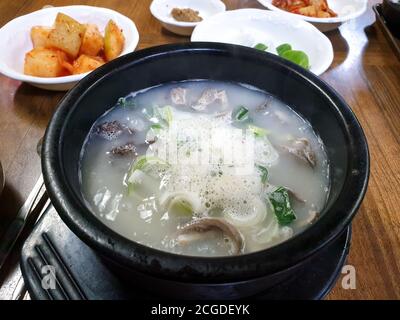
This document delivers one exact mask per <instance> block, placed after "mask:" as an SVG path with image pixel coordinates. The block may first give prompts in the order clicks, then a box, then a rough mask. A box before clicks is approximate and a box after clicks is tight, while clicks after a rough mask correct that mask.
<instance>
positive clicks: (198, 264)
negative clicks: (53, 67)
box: [42, 42, 369, 299]
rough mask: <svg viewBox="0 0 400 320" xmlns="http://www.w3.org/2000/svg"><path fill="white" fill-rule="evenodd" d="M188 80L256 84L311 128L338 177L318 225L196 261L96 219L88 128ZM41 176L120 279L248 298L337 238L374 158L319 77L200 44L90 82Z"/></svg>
mask: <svg viewBox="0 0 400 320" xmlns="http://www.w3.org/2000/svg"><path fill="white" fill-rule="evenodd" d="M266 75H267V76H266ZM187 79H212V80H221V81H233V82H240V83H245V84H250V85H252V86H255V87H257V88H260V89H263V90H266V91H267V92H269V93H271V94H273V95H275V96H276V97H277V98H279V99H280V100H282V101H283V102H285V103H286V104H288V105H289V106H291V107H292V108H293V109H294V110H295V111H297V112H298V113H299V114H300V115H301V116H303V117H304V118H306V119H307V120H308V121H309V122H310V123H311V125H312V126H313V128H314V130H315V131H316V133H317V134H318V135H319V136H320V137H321V139H322V140H323V142H324V143H325V146H326V151H327V155H328V158H329V161H330V170H331V191H330V195H329V199H328V201H327V203H326V206H325V208H324V210H323V211H322V215H321V218H320V219H319V220H318V221H317V222H316V223H315V224H313V225H311V226H310V227H309V228H308V229H306V230H305V231H304V232H302V233H300V234H298V235H296V236H294V237H293V238H291V239H289V240H288V241H286V242H283V243H281V244H279V245H277V246H274V247H272V248H269V249H266V250H262V251H259V252H254V253H249V254H243V255H238V256H229V257H193V256H185V255H177V254H173V253H168V252H164V251H160V250H157V249H153V248H150V247H147V246H145V245H142V244H139V243H137V242H134V241H131V240H128V239H126V238H124V237H123V236H121V235H119V234H117V233H116V232H114V231H113V230H111V229H110V228H108V227H107V226H105V225H104V224H103V223H102V222H101V221H100V220H99V219H98V218H96V216H95V215H94V214H93V212H92V211H91V210H90V208H89V207H88V205H87V202H85V200H84V198H83V195H82V193H81V188H80V179H79V159H80V153H81V148H82V144H83V143H84V140H85V137H86V135H87V134H88V133H89V130H90V128H91V127H92V125H93V124H94V122H95V121H96V119H97V118H98V117H99V116H101V115H102V114H103V113H104V112H106V111H107V110H109V108H111V107H112V106H113V105H114V104H115V102H116V101H117V99H118V98H119V97H122V96H125V95H127V94H128V93H130V92H132V91H137V90H140V89H144V88H148V87H152V86H155V85H159V84H163V83H168V82H171V81H182V80H187ZM42 169H43V175H44V180H45V184H46V188H47V190H48V193H49V196H50V198H51V201H52V203H53V205H54V207H55V208H56V210H57V211H58V213H59V215H60V216H61V218H62V219H63V221H64V222H65V223H66V224H67V225H68V226H69V228H70V229H71V230H72V231H73V232H74V233H75V234H76V235H77V236H78V237H80V238H81V239H82V240H83V241H84V242H86V243H87V244H88V245H89V246H90V247H91V248H92V249H93V250H95V251H96V252H98V253H99V254H100V255H101V256H102V257H103V258H104V260H105V261H107V262H108V264H109V265H110V266H112V268H113V269H114V270H115V272H116V273H117V275H119V276H121V277H124V278H126V279H129V280H132V283H134V284H135V286H143V288H144V289H145V290H150V291H152V292H155V293H157V294H163V293H164V294H167V296H168V297H180V298H225V299H226V298H238V297H244V296H250V295H253V294H255V293H257V292H259V291H261V290H264V289H266V288H268V287H271V286H272V285H274V284H277V283H279V282H281V281H284V279H287V278H288V277H290V276H296V274H298V271H299V270H300V269H301V268H302V266H303V265H304V264H305V262H306V261H308V260H309V259H310V258H311V257H313V256H315V255H316V254H318V252H320V250H322V249H323V248H324V247H325V246H327V245H328V244H330V243H331V242H332V241H334V240H335V239H337V238H338V237H339V236H340V235H341V234H342V232H343V231H344V230H345V229H346V228H347V227H348V226H349V224H350V223H351V221H352V219H353V217H354V215H355V214H356V212H357V209H358V208H359V206H360V204H361V201H362V199H363V197H364V194H365V192H366V188H367V182H368V175H369V156H368V147H367V142H366V139H365V136H364V133H363V131H362V128H361V126H360V124H359V122H358V121H357V119H356V117H355V115H354V114H353V112H352V111H351V109H350V108H349V106H348V105H347V104H346V103H345V102H344V101H343V99H342V98H341V97H340V96H339V95H338V94H337V93H336V92H335V91H334V90H333V89H332V88H331V87H330V86H328V85H327V84H326V83H325V82H323V81H322V80H321V79H320V78H318V77H317V76H315V75H314V74H312V73H311V72H309V71H306V70H304V69H303V68H301V67H299V66H297V65H295V64H293V63H291V62H288V61H286V60H283V59H282V58H280V57H278V56H275V55H272V54H268V53H264V52H259V51H258V50H255V49H251V48H247V47H242V46H236V45H229V44H219V43H201V42H198V43H190V44H177V45H167V46H160V47H154V48H149V49H145V50H141V51H137V52H135V53H132V54H128V55H125V56H123V57H120V58H118V59H116V60H114V61H111V62H110V63H108V64H106V65H104V66H102V67H100V68H99V69H97V70H95V71H93V72H92V73H90V74H89V75H88V76H87V77H85V78H84V79H82V81H80V82H79V83H78V84H77V85H76V86H75V87H74V88H73V89H72V90H70V91H69V92H68V93H67V94H66V95H65V97H64V98H63V100H62V101H61V102H60V104H59V106H58V108H57V111H56V112H55V114H54V116H53V118H52V120H51V121H50V124H49V126H48V128H47V130H46V135H45V139H44V144H43V148H42ZM99 281H101V279H99Z"/></svg>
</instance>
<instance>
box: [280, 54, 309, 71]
mask: <svg viewBox="0 0 400 320" xmlns="http://www.w3.org/2000/svg"><path fill="white" fill-rule="evenodd" d="M280 56H281V57H282V58H284V59H287V60H289V61H292V62H294V63H296V64H298V65H299V66H301V67H303V68H304V69H310V62H309V60H308V56H307V54H305V53H304V52H303V51H299V50H288V51H285V52H284V53H282V55H280Z"/></svg>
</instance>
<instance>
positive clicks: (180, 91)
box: [170, 87, 187, 105]
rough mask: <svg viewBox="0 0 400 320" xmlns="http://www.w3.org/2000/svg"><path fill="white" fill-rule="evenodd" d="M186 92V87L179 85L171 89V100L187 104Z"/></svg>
mask: <svg viewBox="0 0 400 320" xmlns="http://www.w3.org/2000/svg"><path fill="white" fill-rule="evenodd" d="M186 92H187V90H186V89H185V88H181V87H177V88H173V89H172V90H171V93H170V95H171V101H172V103H174V104H176V105H186Z"/></svg>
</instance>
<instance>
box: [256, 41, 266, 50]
mask: <svg viewBox="0 0 400 320" xmlns="http://www.w3.org/2000/svg"><path fill="white" fill-rule="evenodd" d="M253 48H254V49H257V50H261V51H265V50H267V49H268V46H267V45H265V44H264V43H257V44H256V45H255V46H254V47H253Z"/></svg>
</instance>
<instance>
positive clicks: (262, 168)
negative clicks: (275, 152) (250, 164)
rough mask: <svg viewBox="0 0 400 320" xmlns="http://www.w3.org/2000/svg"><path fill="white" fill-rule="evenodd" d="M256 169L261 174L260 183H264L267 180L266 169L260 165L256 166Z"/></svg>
mask: <svg viewBox="0 0 400 320" xmlns="http://www.w3.org/2000/svg"><path fill="white" fill-rule="evenodd" d="M256 167H257V169H258V170H259V171H260V173H261V182H262V183H266V182H267V180H268V169H267V168H266V167H263V166H260V165H256Z"/></svg>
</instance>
